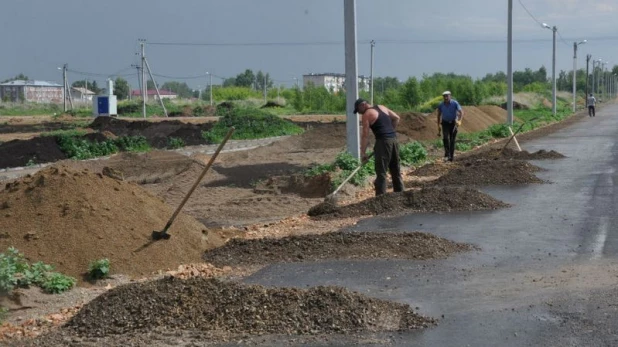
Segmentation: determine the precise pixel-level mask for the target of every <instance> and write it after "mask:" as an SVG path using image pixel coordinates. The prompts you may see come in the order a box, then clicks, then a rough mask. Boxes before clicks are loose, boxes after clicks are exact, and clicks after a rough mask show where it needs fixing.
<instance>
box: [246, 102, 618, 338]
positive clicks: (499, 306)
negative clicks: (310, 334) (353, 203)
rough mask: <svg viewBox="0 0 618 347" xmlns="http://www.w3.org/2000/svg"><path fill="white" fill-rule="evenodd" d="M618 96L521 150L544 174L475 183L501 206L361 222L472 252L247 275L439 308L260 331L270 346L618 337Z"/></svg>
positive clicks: (278, 283) (289, 267)
mask: <svg viewBox="0 0 618 347" xmlns="http://www.w3.org/2000/svg"><path fill="white" fill-rule="evenodd" d="M617 138H618V105H608V106H606V107H605V108H604V109H603V110H601V111H599V112H597V116H596V117H595V118H588V117H587V116H586V119H584V120H582V121H581V122H578V123H576V124H574V125H572V126H570V127H568V128H566V129H563V130H560V131H558V132H556V133H554V134H552V135H550V136H547V137H544V138H542V139H538V140H534V141H531V142H527V143H524V144H523V147H524V149H526V150H528V151H531V152H532V151H536V150H539V149H546V150H551V149H553V150H556V151H558V152H561V153H562V154H564V155H566V156H567V158H566V159H561V160H551V161H536V162H533V163H534V164H536V165H538V166H541V167H542V168H545V169H546V171H543V172H541V173H539V174H538V176H539V177H540V178H542V179H545V180H548V181H550V182H551V183H549V184H537V185H527V186H519V187H482V190H483V191H485V192H487V193H489V194H491V195H492V196H494V197H495V198H498V199H500V200H502V201H505V202H507V203H510V204H512V205H513V207H511V208H509V209H504V210H499V211H491V212H472V213H451V214H411V215H406V216H402V217H397V218H371V219H367V220H364V221H362V222H360V223H359V224H358V225H357V226H355V227H354V229H353V230H358V231H361V230H362V231H372V230H376V231H377V230H380V231H415V230H419V231H426V232H430V233H433V234H436V235H438V236H442V237H445V238H448V239H451V240H455V241H459V242H467V243H472V244H475V245H477V246H479V247H480V248H481V250H480V251H475V252H470V253H465V254H461V255H456V256H453V257H450V258H448V259H445V260H435V261H400V260H385V261H332V262H322V263H305V264H277V265H272V266H269V267H267V268H265V269H263V270H262V271H260V272H258V273H256V274H254V275H253V276H251V277H249V278H248V279H246V282H248V283H258V284H263V285H273V286H297V287H306V286H317V285H340V286H345V287H347V288H350V289H352V290H355V291H358V292H362V293H365V294H367V295H370V296H374V297H378V298H383V299H389V300H394V301H398V302H403V303H409V304H410V305H411V306H413V307H418V311H420V313H422V314H425V315H428V316H432V317H435V318H438V319H439V320H440V323H439V325H438V326H436V327H432V328H429V329H425V330H423V331H416V332H410V333H389V334H370V335H362V336H350V337H342V336H329V337H322V338H293V339H285V340H281V339H278V338H259V339H254V340H252V341H251V340H250V342H252V343H254V344H263V345H269V346H290V345H315V346H347V345H393V346H618V286H617V285H618V263H617V262H616V257H617V254H618V219H617V218H618V217H617V216H618V203H617V201H616V200H618V194H616V193H617V192H616V187H615V185H614V182H615V180H616V178H617V174H616V167H617V166H618V148H617V146H616V139H617Z"/></svg>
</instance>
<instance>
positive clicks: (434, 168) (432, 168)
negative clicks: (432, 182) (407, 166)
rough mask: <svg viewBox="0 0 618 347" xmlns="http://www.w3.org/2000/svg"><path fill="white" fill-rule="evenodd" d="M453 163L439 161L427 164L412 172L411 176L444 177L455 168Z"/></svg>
mask: <svg viewBox="0 0 618 347" xmlns="http://www.w3.org/2000/svg"><path fill="white" fill-rule="evenodd" d="M452 164H453V163H445V162H440V161H437V162H435V163H430V164H425V165H423V166H420V167H417V168H415V169H412V171H410V173H409V175H411V176H417V177H428V176H442V175H444V174H446V173H447V172H449V170H451V169H452V168H453V165H452Z"/></svg>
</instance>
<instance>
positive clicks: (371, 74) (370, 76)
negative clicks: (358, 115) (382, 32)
mask: <svg viewBox="0 0 618 347" xmlns="http://www.w3.org/2000/svg"><path fill="white" fill-rule="evenodd" d="M370 43H371V71H370V73H369V80H370V82H369V83H371V89H370V94H371V95H370V97H369V100H370V101H369V103H370V104H372V105H373V49H374V47H375V46H376V42H375V40H371V42H370Z"/></svg>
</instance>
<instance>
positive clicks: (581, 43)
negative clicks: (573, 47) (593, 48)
mask: <svg viewBox="0 0 618 347" xmlns="http://www.w3.org/2000/svg"><path fill="white" fill-rule="evenodd" d="M586 42H588V40H584V41H582V42H579V43H578V44H577V45H583V44H584V43H586Z"/></svg>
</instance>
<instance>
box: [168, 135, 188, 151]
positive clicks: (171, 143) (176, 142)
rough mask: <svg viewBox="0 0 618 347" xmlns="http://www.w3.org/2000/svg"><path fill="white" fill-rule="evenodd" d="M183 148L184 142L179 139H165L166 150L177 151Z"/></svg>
mask: <svg viewBox="0 0 618 347" xmlns="http://www.w3.org/2000/svg"><path fill="white" fill-rule="evenodd" d="M184 146H185V141H184V140H183V139H181V138H180V137H168V138H167V148H169V149H178V148H182V147H184Z"/></svg>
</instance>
